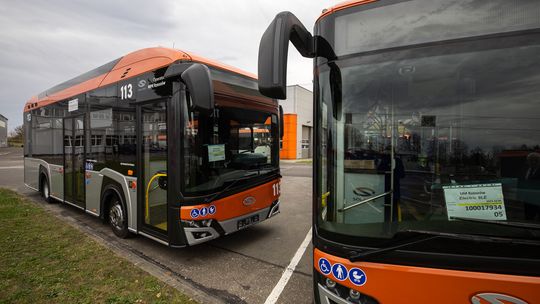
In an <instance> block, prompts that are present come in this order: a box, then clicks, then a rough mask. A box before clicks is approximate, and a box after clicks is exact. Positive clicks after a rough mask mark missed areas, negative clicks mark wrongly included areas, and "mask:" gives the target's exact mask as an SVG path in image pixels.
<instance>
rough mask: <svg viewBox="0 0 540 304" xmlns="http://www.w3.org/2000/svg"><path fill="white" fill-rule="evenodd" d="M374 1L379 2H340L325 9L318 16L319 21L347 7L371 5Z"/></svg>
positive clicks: (360, 0) (365, 0) (368, 0)
mask: <svg viewBox="0 0 540 304" xmlns="http://www.w3.org/2000/svg"><path fill="white" fill-rule="evenodd" d="M375 1H379V0H349V1H345V2H341V3H338V4H336V5H334V6H332V7H330V8H327V9H324V10H323V11H322V14H321V15H320V16H319V18H318V19H317V20H319V19H321V18H323V17H326V16H328V15H330V14H333V13H335V12H337V11H340V10H343V9H346V8H349V7H353V6H358V5H362V4H367V3H371V2H375Z"/></svg>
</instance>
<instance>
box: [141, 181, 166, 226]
mask: <svg viewBox="0 0 540 304" xmlns="http://www.w3.org/2000/svg"><path fill="white" fill-rule="evenodd" d="M160 176H167V174H165V173H157V174H154V176H152V178H151V179H150V182H148V186H147V187H146V193H145V206H144V220H145V222H146V223H150V207H149V204H148V194H149V193H150V186H151V185H152V182H153V181H154V179H156V178H158V177H160Z"/></svg>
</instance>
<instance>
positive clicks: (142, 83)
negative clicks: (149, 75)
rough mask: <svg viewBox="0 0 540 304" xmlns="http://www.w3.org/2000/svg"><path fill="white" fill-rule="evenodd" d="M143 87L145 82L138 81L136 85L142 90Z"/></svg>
mask: <svg viewBox="0 0 540 304" xmlns="http://www.w3.org/2000/svg"><path fill="white" fill-rule="evenodd" d="M145 85H146V80H144V79H141V80H139V83H138V84H137V86H139V88H144V86H145Z"/></svg>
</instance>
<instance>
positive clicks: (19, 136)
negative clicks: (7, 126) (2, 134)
mask: <svg viewBox="0 0 540 304" xmlns="http://www.w3.org/2000/svg"><path fill="white" fill-rule="evenodd" d="M23 137H24V128H23V126H17V127H15V129H14V130H13V131H11V132H10V133H9V137H8V140H9V141H11V142H22V141H23Z"/></svg>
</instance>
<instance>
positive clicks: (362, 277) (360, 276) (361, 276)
mask: <svg viewBox="0 0 540 304" xmlns="http://www.w3.org/2000/svg"><path fill="white" fill-rule="evenodd" d="M349 281H351V283H353V284H354V285H356V286H362V285H364V284H366V281H367V276H366V273H365V272H364V271H363V270H362V269H360V268H351V270H349Z"/></svg>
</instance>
